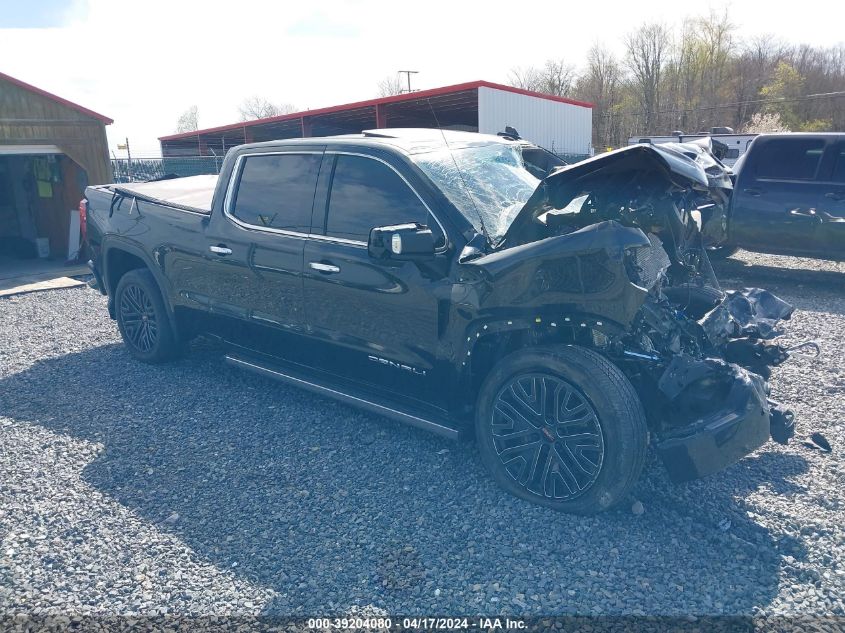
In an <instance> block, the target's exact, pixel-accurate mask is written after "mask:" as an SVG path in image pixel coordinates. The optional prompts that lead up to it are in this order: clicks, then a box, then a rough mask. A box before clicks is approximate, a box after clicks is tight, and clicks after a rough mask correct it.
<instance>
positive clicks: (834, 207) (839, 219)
mask: <svg viewBox="0 0 845 633" xmlns="http://www.w3.org/2000/svg"><path fill="white" fill-rule="evenodd" d="M830 149H831V154H832V156H831V158H830V161H829V162H830V163H832V164H831V165H830V172H829V173H830V175H829V176H827V177H826V178H825V182H824V183H823V185H822V191H821V197H820V199H819V203H818V215H819V225H818V234H819V240H818V241H819V257H827V258H830V259H836V260H838V261H845V142H840V143H835V144H834V145H833V146H832V147H831V148H830Z"/></svg>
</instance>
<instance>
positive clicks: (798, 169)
mask: <svg viewBox="0 0 845 633" xmlns="http://www.w3.org/2000/svg"><path fill="white" fill-rule="evenodd" d="M824 147H825V142H824V140H823V139H813V138H807V139H803V138H784V139H775V140H772V141H769V142H768V143H766V144H765V145H764V146H762V147H761V148H760V149H761V151H760V152H759V154H758V155H757V157H756V161H755V166H754V175H755V177H756V178H757V179H759V180H813V179H814V178H815V177H816V173H817V172H818V168H819V164H820V163H821V159H822V154H824Z"/></svg>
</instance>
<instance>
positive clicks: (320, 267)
mask: <svg viewBox="0 0 845 633" xmlns="http://www.w3.org/2000/svg"><path fill="white" fill-rule="evenodd" d="M308 265H309V266H310V267H311V268H313V269H314V270H316V271H318V272H321V273H339V272H340V266H335V265H334V264H323V263H322V262H309V264H308Z"/></svg>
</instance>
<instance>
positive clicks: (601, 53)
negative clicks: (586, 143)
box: [575, 44, 622, 147]
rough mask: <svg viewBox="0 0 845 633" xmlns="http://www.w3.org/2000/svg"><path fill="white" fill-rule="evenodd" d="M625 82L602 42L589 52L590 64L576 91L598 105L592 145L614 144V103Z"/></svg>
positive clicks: (582, 97)
mask: <svg viewBox="0 0 845 633" xmlns="http://www.w3.org/2000/svg"><path fill="white" fill-rule="evenodd" d="M621 82H622V69H621V68H620V67H619V62H617V61H616V58H615V57H614V56H613V54H612V53H611V52H610V51H608V50H607V49H605V48H603V47H602V46H601V45H600V44H595V45H594V46H593V47H592V48H591V49H590V51H589V52H588V53H587V67H586V69H585V70H584V72H583V73H582V74H581V76H580V77H579V78H578V81H577V84H576V88H575V95H576V96H577V97H578V98H579V99H583V100H584V101H589V102H591V103H593V104H594V105H595V106H596V107H595V110H594V111H593V132H594V134H593V145H594V146H596V147H607V146H609V145H612V144H613V138H614V136H615V135H616V131H617V129H618V119H619V117H618V116H616V115H617V114H618V113H617V112H616V110H617V108H615V107H614V105H615V103H616V101H617V99H618V97H619V91H620V87H621Z"/></svg>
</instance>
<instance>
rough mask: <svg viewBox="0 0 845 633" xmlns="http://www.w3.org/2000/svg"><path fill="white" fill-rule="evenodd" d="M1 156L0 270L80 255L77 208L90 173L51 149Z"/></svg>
mask: <svg viewBox="0 0 845 633" xmlns="http://www.w3.org/2000/svg"><path fill="white" fill-rule="evenodd" d="M3 149H4V150H5V151H3V152H2V153H0V266H4V264H5V265H7V266H9V265H13V264H12V263H13V262H20V261H21V260H36V259H49V260H52V261H55V262H62V263H64V262H66V261H75V260H77V259H79V257H80V252H79V251H80V242H79V219H78V215H77V213H78V212H77V208H78V206H79V200H80V199H81V198H82V196H83V192H84V190H85V186H86V185H87V174H86V172H85V170H84V169H82V167H80V166H79V165H78V164H77V163H76V162H74V161H73V160H72V159H70V158H69V157H68V156H66V155H64V154H62V153H60V152H58V151H54V150H52V149H50V148H39V151H38V152H37V153H11V151H10V148H3Z"/></svg>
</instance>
